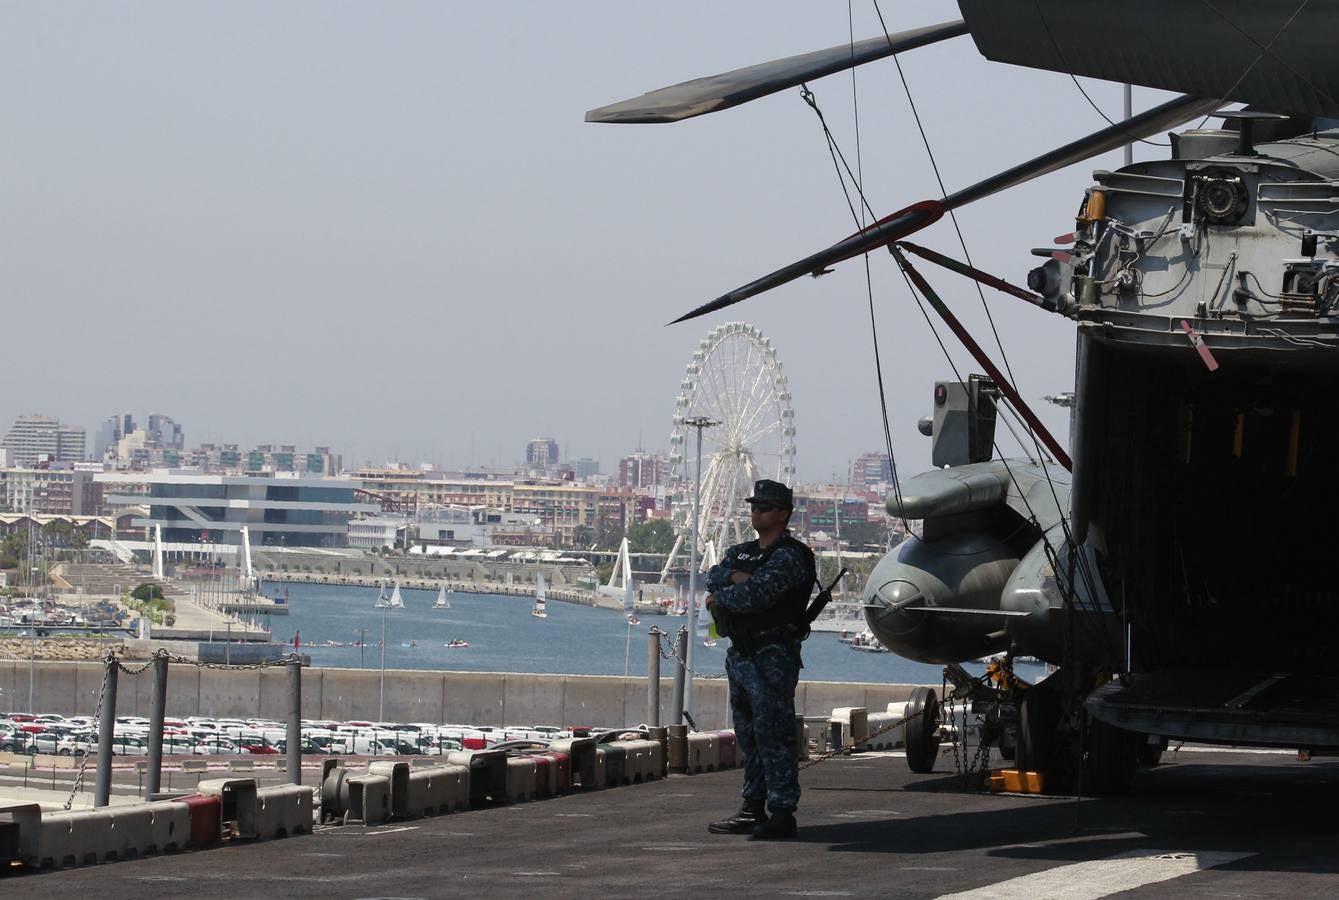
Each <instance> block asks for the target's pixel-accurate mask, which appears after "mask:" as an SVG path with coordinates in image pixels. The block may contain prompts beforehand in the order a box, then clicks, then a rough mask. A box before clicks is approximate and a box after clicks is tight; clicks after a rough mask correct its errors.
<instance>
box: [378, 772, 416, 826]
mask: <svg viewBox="0 0 1339 900" xmlns="http://www.w3.org/2000/svg"><path fill="white" fill-rule="evenodd" d="M367 772H368V774H369V775H382V776H384V777H385V778H386V779H388V780H389V781H390V783H391V796H390V804H391V818H394V819H405V818H408V817H409V816H410V815H417V813H414V812H413V811H412V809H411V807H410V804H409V763H407V762H392V761H389V760H383V759H379V760H377V761H376V762H371V763H368V764H367Z"/></svg>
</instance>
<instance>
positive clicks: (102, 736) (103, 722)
mask: <svg viewBox="0 0 1339 900" xmlns="http://www.w3.org/2000/svg"><path fill="white" fill-rule="evenodd" d="M116 673H117V662H116V657H115V656H112V655H111V654H110V653H109V654H107V671H106V672H105V673H103V676H102V715H101V718H100V719H99V720H98V775H97V780H96V781H95V782H94V786H93V806H94V807H103V806H107V805H108V804H109V803H111V800H112V731H113V729H114V727H115V725H116Z"/></svg>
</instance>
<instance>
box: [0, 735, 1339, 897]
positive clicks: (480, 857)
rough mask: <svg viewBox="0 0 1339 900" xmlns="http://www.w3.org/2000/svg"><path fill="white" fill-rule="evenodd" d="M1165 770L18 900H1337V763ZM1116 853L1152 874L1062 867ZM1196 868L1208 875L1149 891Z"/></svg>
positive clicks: (643, 803)
mask: <svg viewBox="0 0 1339 900" xmlns="http://www.w3.org/2000/svg"><path fill="white" fill-rule="evenodd" d="M1166 759H1167V760H1168V762H1167V763H1165V764H1164V765H1162V766H1160V767H1158V768H1157V769H1154V770H1149V771H1145V772H1143V773H1141V775H1140V778H1139V782H1138V786H1137V789H1136V791H1135V793H1134V794H1132V795H1130V796H1127V797H1122V798H1120V799H1113V800H1085V801H1083V802H1082V803H1077V804H1076V803H1075V802H1074V801H1073V800H1072V799H1067V798H1059V797H1044V798H1037V797H1018V796H998V795H990V794H982V793H979V792H968V791H964V790H963V789H962V787H961V783H960V781H959V779H957V778H956V777H955V776H953V775H952V774H951V767H952V759H951V757H948V756H943V757H941V759H940V765H939V767H938V770H937V771H936V772H935V773H932V774H930V775H913V774H911V773H910V772H909V771H908V770H907V767H906V763H905V760H904V759H902V757H901V756H900V755H894V754H870V755H864V756H856V757H852V758H848V759H836V760H832V761H829V762H826V763H824V764H821V765H818V766H816V767H814V768H811V769H809V770H807V771H806V772H805V773H803V776H802V784H803V787H804V797H803V800H802V802H801V810H800V826H801V830H800V835H799V837H798V838H797V839H795V840H791V841H778V842H758V841H750V840H748V839H747V838H744V837H735V836H724V837H718V836H714V835H710V834H708V833H707V831H706V823H707V822H708V821H709V820H710V819H712V818H715V817H719V816H722V815H725V814H729V813H730V812H732V811H733V810H734V809H735V808H736V805H737V790H738V785H739V779H740V774H739V772H738V771H730V772H720V773H712V774H706V775H697V776H693V777H682V776H680V777H672V778H670V779H667V780H664V781H659V782H653V783H650V784H646V785H635V786H631V787H623V788H619V789H615V790H609V791H604V792H593V793H589V794H576V795H572V796H568V797H563V798H558V799H554V800H544V801H539V802H534V803H526V804H519V805H514V806H499V807H494V808H489V809H483V810H474V811H470V812H467V813H458V814H453V815H449V816H442V817H439V818H435V819H420V820H414V821H409V822H405V823H395V824H390V825H387V826H383V827H380V828H372V829H368V828H363V827H361V826H346V827H330V828H324V829H320V830H318V832H317V833H316V834H314V835H311V836H301V837H294V838H288V839H284V840H278V841H271V842H264V843H255V844H247V845H236V846H225V847H220V848H218V849H215V850H209V851H205V852H199V853H182V854H174V855H168V856H164V857H160V858H149V859H145V860H140V861H130V862H123V863H115V864H108V865H103V866H98V867H91V868H83V869H68V870H64V871H58V872H45V873H40V874H14V875H11V876H9V877H7V878H5V880H4V888H5V889H7V890H11V891H20V890H42V891H47V890H55V891H59V892H60V895H61V896H80V895H81V893H83V892H87V896H98V897H131V896H134V897H141V898H160V897H161V898H174V900H179V898H181V897H183V896H228V897H239V898H267V900H268V898H281V897H321V898H361V897H490V898H491V897H515V896H575V895H602V896H609V895H613V896H625V895H631V894H639V895H653V896H668V897H678V896H693V897H723V896H730V897H776V896H857V897H864V896H876V895H877V896H905V897H936V896H940V895H943V894H949V893H953V892H960V891H970V890H973V889H979V888H989V894H988V895H986V896H992V897H1003V898H1008V897H1014V896H1017V897H1028V898H1032V900H1042V898H1046V897H1052V896H1056V897H1062V896H1063V897H1100V896H1107V895H1109V894H1111V893H1116V892H1120V891H1122V890H1125V889H1126V888H1131V889H1130V890H1128V892H1126V893H1121V896H1123V897H1166V896H1169V895H1172V894H1175V895H1176V896H1177V897H1180V898H1184V897H1223V896H1233V897H1289V898H1300V897H1322V896H1335V895H1336V894H1339V855H1337V854H1336V853H1335V846H1336V837H1337V833H1339V816H1336V814H1335V801H1336V799H1337V798H1339V762H1333V761H1329V760H1318V761H1313V762H1306V763H1303V762H1298V761H1297V759H1296V758H1295V756H1292V755H1282V754H1248V753H1234V752H1220V751H1214V752H1204V751H1197V752H1190V751H1189V750H1187V751H1185V752H1182V753H1180V754H1175V755H1174V754H1170V753H1169V754H1168V755H1167V756H1166ZM1121 854H1127V855H1130V856H1133V857H1138V858H1139V859H1136V860H1135V861H1134V862H1133V863H1129V864H1128V865H1127V864H1126V863H1123V862H1116V863H1103V864H1101V865H1098V866H1097V867H1096V869H1095V870H1089V869H1060V867H1063V866H1067V865H1070V864H1072V863H1076V862H1082V861H1096V860H1110V859H1112V858H1113V857H1118V856H1120V855H1121ZM1212 854H1226V856H1222V855H1212ZM1238 857H1239V858H1238ZM1225 859H1226V860H1228V861H1226V862H1223V860H1225ZM1187 860H1189V862H1187ZM1197 862H1198V864H1202V865H1204V866H1206V868H1204V869H1202V870H1200V871H1189V870H1186V871H1189V873H1188V874H1182V875H1180V876H1179V877H1176V878H1175V880H1160V881H1159V880H1155V879H1158V878H1166V876H1167V874H1168V873H1169V872H1179V871H1182V869H1178V868H1175V867H1186V866H1189V867H1190V868H1191V869H1193V868H1194V866H1195V865H1196V864H1197ZM1219 862H1221V863H1222V864H1217V865H1215V864H1216V863H1219ZM1166 867H1172V868H1170V869H1169V868H1166ZM1020 878H1021V879H1022V880H1013V879H1020ZM1002 882H1004V883H1002ZM15 896H17V894H16V895H15Z"/></svg>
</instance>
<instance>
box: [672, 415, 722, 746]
mask: <svg viewBox="0 0 1339 900" xmlns="http://www.w3.org/2000/svg"><path fill="white" fill-rule="evenodd" d="M684 424H686V425H691V426H692V427H693V428H696V429H697V477H696V478H695V479H694V480H693V543H692V546H691V547H690V548H689V551H688V652H687V654H685V655H684V656H683V661H684V662H683V664H684V668H685V669H686V671H685V672H684V679H683V682H684V683H683V707H682V709H681V710H680V715H679V718H678V719H676V720H675V721H676V723H677V724H683V715H682V712H683V710H684V709H688V710H691V709H692V708H693V645H694V644H696V643H697V536H698V524H699V522H700V521H701V518H700V517H701V513H702V429H704V428H710V427H711V426H713V425H719V424H720V423H719V422H717V421H715V420H714V419H709V418H707V417H706V416H695V417H693V418H691V419H687V420H686V421H685V422H684Z"/></svg>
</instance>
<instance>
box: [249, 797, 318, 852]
mask: <svg viewBox="0 0 1339 900" xmlns="http://www.w3.org/2000/svg"><path fill="white" fill-rule="evenodd" d="M312 793H313V791H312V789H311V788H309V787H305V786H303V785H300V784H274V785H270V786H268V787H263V788H260V789H258V790H257V791H256V836H257V837H258V838H260V839H261V840H262V841H265V840H270V839H271V838H280V837H289V836H290V835H294V834H310V833H311V829H312Z"/></svg>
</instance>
